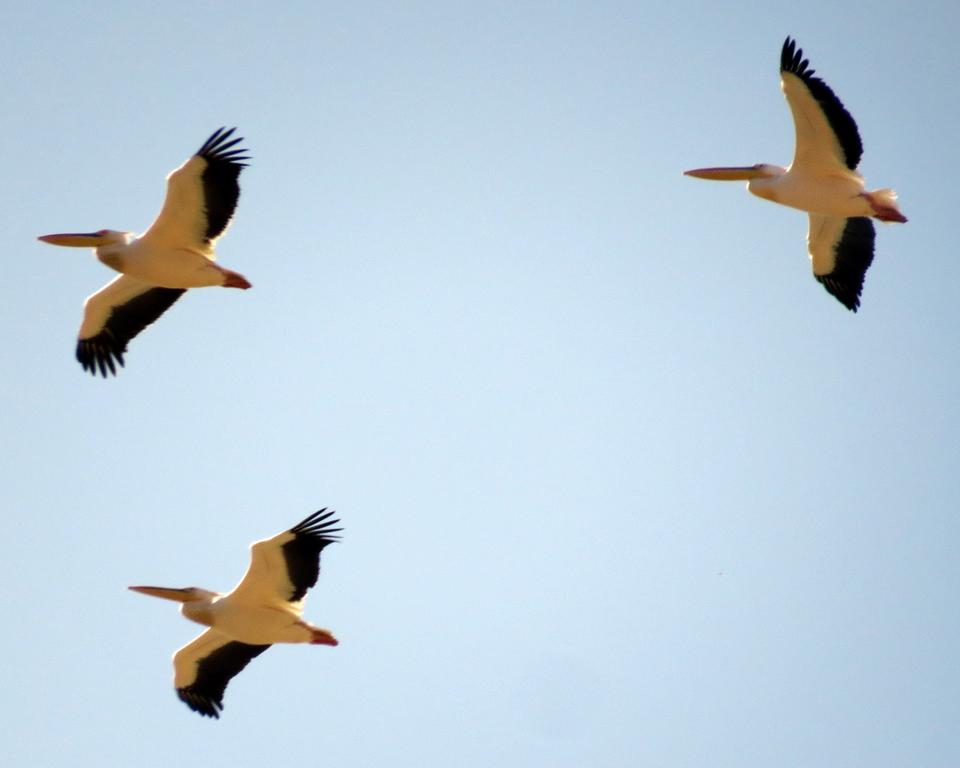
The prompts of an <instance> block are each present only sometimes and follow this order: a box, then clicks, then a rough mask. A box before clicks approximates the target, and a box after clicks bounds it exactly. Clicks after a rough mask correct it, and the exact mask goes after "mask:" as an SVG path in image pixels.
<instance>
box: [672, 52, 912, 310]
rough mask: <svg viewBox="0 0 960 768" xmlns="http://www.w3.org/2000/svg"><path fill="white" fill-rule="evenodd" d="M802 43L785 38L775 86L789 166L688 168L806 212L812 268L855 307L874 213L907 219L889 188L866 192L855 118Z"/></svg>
mask: <svg viewBox="0 0 960 768" xmlns="http://www.w3.org/2000/svg"><path fill="white" fill-rule="evenodd" d="M808 65H809V61H808V60H807V59H804V58H803V51H802V50H801V49H800V48H798V47H797V45H796V42H795V41H794V40H792V39H791V38H789V37H788V38H787V39H786V41H785V42H784V44H783V49H782V50H781V52H780V87H781V89H783V93H784V95H785V96H786V99H787V103H788V104H789V105H790V112H791V113H792V114H793V123H794V127H795V129H796V142H797V143H796V149H795V152H794V156H793V163H791V165H790V167H789V168H781V167H780V166H778V165H768V164H766V163H758V164H757V165H752V166H749V167H746V168H744V167H736V168H733V167H730V168H697V169H695V170H692V171H685V173H686V175H687V176H696V177H698V178H701V179H715V180H719V181H738V180H746V181H747V182H748V183H747V189H748V190H750V192H752V193H753V194H755V195H757V196H758V197H762V198H763V199H764V200H770V201H772V202H774V203H780V204H781V205H787V206H790V207H791V208H799V209H800V210H801V211H806V212H807V213H809V214H810V228H809V230H808V231H807V250H808V251H809V253H810V259H811V262H812V264H813V276H814V277H815V278H816V279H817V280H818V281H819V282H820V283H822V284H823V286H824V288H826V289H827V291H828V292H829V293H831V294H832V295H833V296H834V297H836V298H837V299H838V300H839V301H840V303H841V304H843V305H844V306H845V307H846V308H847V309H849V310H852V311H853V312H856V311H857V307H859V306H860V294H861V292H862V291H863V279H864V276H865V275H866V273H867V269H868V268H869V267H870V263H871V262H872V261H873V244H874V238H875V232H874V228H873V222H872V221H871V220H870V219H871V218H874V219H879V220H880V221H887V222H894V221H896V222H905V221H906V220H907V218H906V216H904V215H903V214H902V213H900V210H899V208H897V202H896V201H897V195H896V193H895V192H894V191H893V190H892V189H878V190H874V191H873V192H867V191H865V188H864V182H863V177H862V176H861V175H860V174H859V173H857V171H856V168H857V165H859V163H860V156H861V155H862V154H863V144H862V143H861V141H860V133H859V132H858V131H857V124H856V123H855V122H854V121H853V118H852V117H851V116H850V113H849V112H847V110H846V108H845V107H844V106H843V104H842V103H841V102H840V99H838V98H837V96H836V94H834V92H833V91H832V90H831V89H830V86H828V85H827V84H826V83H825V82H823V80H821V79H820V78H819V77H814V70H812V69H810V68H809V66H808Z"/></svg>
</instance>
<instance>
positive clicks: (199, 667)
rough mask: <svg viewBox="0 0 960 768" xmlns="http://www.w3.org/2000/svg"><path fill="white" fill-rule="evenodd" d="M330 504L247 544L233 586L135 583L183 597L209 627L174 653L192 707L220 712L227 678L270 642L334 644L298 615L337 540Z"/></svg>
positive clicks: (180, 690)
mask: <svg viewBox="0 0 960 768" xmlns="http://www.w3.org/2000/svg"><path fill="white" fill-rule="evenodd" d="M331 515H333V511H330V512H328V511H327V510H326V508H324V509H321V510H320V511H319V512H314V513H313V514H312V515H310V516H309V517H308V518H306V519H305V520H303V521H302V522H300V523H298V524H297V525H295V526H293V528H291V529H290V530H289V531H284V532H283V533H280V534H278V535H276V536H274V537H273V538H272V539H264V540H263V541H257V542H254V543H253V544H251V545H250V566H249V567H248V568H247V572H246V573H245V574H244V576H243V579H241V580H240V583H239V584H237V586H236V587H234V588H233V591H232V592H230V593H228V594H226V595H221V594H220V593H218V592H208V591H207V590H205V589H199V588H198V587H187V588H185V589H167V588H165V587H130V589H132V590H133V591H134V592H142V593H143V594H145V595H152V596H154V597H163V598H166V599H168V600H176V601H178V602H181V603H183V605H182V606H181V608H180V612H181V613H182V614H183V615H184V616H185V617H187V618H188V619H190V620H191V621H195V622H197V623H198V624H203V625H204V626H206V627H210V629H208V630H207V631H206V632H204V633H203V634H202V635H200V636H199V637H197V638H195V639H194V640H193V641H192V642H190V643H188V644H187V645H185V646H183V648H181V649H180V650H178V651H177V652H176V654H175V655H174V657H173V670H174V676H173V685H174V687H175V688H176V689H177V695H178V696H179V697H180V699H181V701H183V702H184V703H185V704H186V705H187V706H188V707H190V709H192V710H193V711H194V712H199V713H200V714H201V715H207V716H209V717H220V711H221V710H222V709H223V692H224V690H226V687H227V683H229V682H230V680H231V679H232V678H233V677H234V676H236V675H238V674H240V672H241V671H242V670H243V668H244V667H246V666H247V664H249V663H250V661H251V659H254V658H255V657H257V656H259V655H260V654H261V653H263V652H264V651H265V650H267V648H269V647H270V646H271V645H272V644H273V643H311V644H313V645H337V639H336V638H335V637H334V636H333V634H331V632H330V631H329V630H327V629H320V628H319V627H315V626H313V625H312V624H309V623H307V622H306V621H304V620H303V619H302V618H301V614H302V612H303V600H304V595H306V593H307V590H308V589H310V587H312V586H313V585H314V584H316V583H317V576H318V575H319V573H320V553H321V552H322V551H323V548H324V547H325V546H327V544H332V543H333V542H335V541H339V539H340V537H339V536H336V535H334V534H336V533H338V532H339V531H341V530H342V529H341V528H334V527H333V526H335V525H336V524H337V523H339V522H340V521H339V520H331V519H330V517H331Z"/></svg>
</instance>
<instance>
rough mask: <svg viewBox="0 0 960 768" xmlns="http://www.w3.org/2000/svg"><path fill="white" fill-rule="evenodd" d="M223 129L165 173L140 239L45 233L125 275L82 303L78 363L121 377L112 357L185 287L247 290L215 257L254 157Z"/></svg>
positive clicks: (119, 358)
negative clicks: (163, 188)
mask: <svg viewBox="0 0 960 768" xmlns="http://www.w3.org/2000/svg"><path fill="white" fill-rule="evenodd" d="M235 130H236V129H235V128H231V129H230V130H229V131H227V130H224V129H223V128H220V129H219V130H217V131H216V132H214V134H213V135H212V136H211V137H210V138H209V139H207V140H206V141H205V142H204V144H203V146H202V147H200V149H199V150H197V153H196V154H195V155H193V156H192V157H191V158H190V159H189V160H187V162H185V163H184V164H183V165H181V166H180V167H179V168H177V169H176V170H175V171H173V172H172V173H171V174H170V175H169V176H167V197H166V200H164V202H163V208H162V209H161V210H160V214H159V215H158V216H157V218H156V220H155V221H154V222H153V224H151V225H150V228H149V229H148V230H147V231H146V232H144V233H143V234H142V235H140V237H134V236H133V234H132V233H130V232H115V231H113V230H110V229H101V230H99V231H97V232H89V233H79V234H74V233H71V234H58V235H43V236H41V237H40V238H38V239H39V240H42V241H43V242H45V243H51V244H52V245H69V246H73V247H74V248H95V249H96V255H97V259H99V260H100V261H101V262H102V263H104V264H106V265H107V266H108V267H110V269H114V270H116V271H117V272H119V273H120V276H119V277H117V278H114V280H113V281H112V282H110V283H108V284H107V285H105V286H104V287H103V288H101V289H100V290H99V291H97V292H96V293H95V294H93V295H92V296H90V297H88V298H87V300H86V302H84V305H83V323H82V324H81V326H80V338H79V341H78V342H77V360H79V361H80V364H81V365H82V366H83V368H84V370H87V371H90V373H91V374H92V375H94V376H96V375H97V369H99V370H100V374H101V375H102V376H103V377H104V378H106V376H107V371H108V370H109V371H110V373H112V374H114V375H115V374H116V372H117V371H116V367H115V366H114V361H116V362H117V363H119V364H120V365H123V353H124V352H126V351H127V342H129V341H130V340H131V339H132V338H133V337H134V336H136V335H137V334H138V333H140V331H142V330H143V329H144V328H146V327H147V326H148V325H150V323H152V322H153V321H154V320H156V319H157V318H158V317H160V315H162V314H163V313H164V312H166V311H167V310H168V309H169V308H170V306H171V305H172V304H173V302H175V301H176V300H177V299H179V298H180V296H181V295H182V294H183V292H184V291H185V290H186V289H187V288H198V287H200V286H204V285H222V286H223V287H224V288H249V287H250V283H249V281H248V280H247V278H245V277H244V276H243V275H241V274H240V273H239V272H234V271H232V270H229V269H224V268H223V267H221V266H219V265H218V264H217V263H216V262H215V261H214V258H215V256H214V252H213V246H214V243H215V242H216V240H217V238H218V237H220V235H222V234H223V232H224V230H225V229H226V228H227V225H228V224H229V223H230V219H231V218H232V217H233V211H234V209H235V208H236V207H237V198H238V197H239V196H240V186H239V185H238V183H237V178H238V177H239V176H240V171H241V170H243V168H245V167H246V165H247V164H246V163H245V162H243V161H244V160H249V159H250V158H249V157H248V156H247V155H245V154H244V153H245V152H246V151H247V150H246V149H243V148H236V149H232V147H234V146H235V145H236V144H238V143H240V142H241V141H243V139H242V138H237V139H232V140H229V139H230V136H231V135H232V134H233V132H234V131H235Z"/></svg>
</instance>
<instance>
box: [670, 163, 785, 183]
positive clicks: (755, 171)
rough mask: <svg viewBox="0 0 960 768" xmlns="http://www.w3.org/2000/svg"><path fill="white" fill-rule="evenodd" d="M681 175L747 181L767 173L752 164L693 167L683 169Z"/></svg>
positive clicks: (717, 179)
mask: <svg viewBox="0 0 960 768" xmlns="http://www.w3.org/2000/svg"><path fill="white" fill-rule="evenodd" d="M683 175H684V176H695V177H696V178H698V179H710V180H712V181H749V180H750V179H758V178H760V177H761V176H766V175H767V174H765V173H764V172H763V171H761V170H760V169H759V168H757V167H756V166H754V165H748V166H746V167H729V168H694V169H693V170H692V171H684V172H683Z"/></svg>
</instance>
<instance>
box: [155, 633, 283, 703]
mask: <svg viewBox="0 0 960 768" xmlns="http://www.w3.org/2000/svg"><path fill="white" fill-rule="evenodd" d="M269 647H270V646H269V645H248V644H247V643H240V642H237V641H236V640H231V639H230V638H229V637H227V636H226V635H224V634H222V633H220V632H218V631H217V630H215V629H208V630H207V631H206V632H204V633H203V634H202V635H200V636H199V637H197V638H195V639H194V640H193V641H191V642H190V643H188V644H187V645H185V646H183V648H181V649H180V650H179V651H177V652H176V654H175V655H174V657H173V686H174V688H176V689H177V696H179V697H180V700H181V701H182V702H183V703H184V704H186V705H187V706H188V707H190V709H192V710H193V711H194V712H199V713H200V714H201V715H205V716H207V717H214V718H218V717H220V712H221V711H222V710H223V694H224V691H225V690H226V689H227V685H228V684H229V682H230V681H231V680H232V679H233V678H234V677H236V676H237V675H239V674H240V673H241V672H242V671H243V670H244V668H245V667H246V666H247V664H249V663H250V662H251V661H252V660H253V659H255V658H256V657H257V656H259V655H260V654H261V653H263V652H264V651H265V650H267V648H269Z"/></svg>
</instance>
